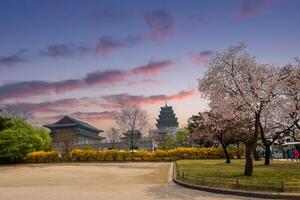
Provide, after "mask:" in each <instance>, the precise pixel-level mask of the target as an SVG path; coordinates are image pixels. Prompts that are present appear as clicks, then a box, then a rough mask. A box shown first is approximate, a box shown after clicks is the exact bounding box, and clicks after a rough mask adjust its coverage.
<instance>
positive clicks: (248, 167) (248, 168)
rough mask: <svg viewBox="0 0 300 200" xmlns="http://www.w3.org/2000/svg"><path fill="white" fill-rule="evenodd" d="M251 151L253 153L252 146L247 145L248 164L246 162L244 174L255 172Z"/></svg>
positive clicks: (248, 174)
mask: <svg viewBox="0 0 300 200" xmlns="http://www.w3.org/2000/svg"><path fill="white" fill-rule="evenodd" d="M251 153H252V147H250V146H249V145H246V152H245V154H246V155H245V156H246V164H245V170H244V175H245V176H251V175H252V173H253V161H252V158H251Z"/></svg>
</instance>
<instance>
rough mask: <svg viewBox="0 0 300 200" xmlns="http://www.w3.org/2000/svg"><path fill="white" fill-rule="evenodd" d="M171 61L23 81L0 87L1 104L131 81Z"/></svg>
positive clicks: (155, 72) (163, 66)
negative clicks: (56, 78)
mask: <svg viewBox="0 0 300 200" xmlns="http://www.w3.org/2000/svg"><path fill="white" fill-rule="evenodd" d="M171 64H172V62H171V61H157V62H150V63H149V64H147V65H145V66H140V67H136V68H134V69H132V70H107V71H96V72H93V73H88V74H87V75H86V76H85V77H83V78H80V79H67V80H62V81H53V82H48V81H21V82H16V83H9V84H5V85H3V86H0V102H1V101H4V100H6V99H14V98H16V99H18V98H26V97H31V96H38V95H48V94H51V93H56V94H60V93H65V92H68V91H72V90H78V89H85V88H88V87H90V86H94V85H114V84H118V83H122V82H126V81H130V78H131V77H133V76H143V75H151V74H157V73H159V72H161V71H162V70H163V69H165V68H166V67H167V66H169V65H171Z"/></svg>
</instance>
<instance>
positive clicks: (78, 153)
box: [25, 147, 245, 162]
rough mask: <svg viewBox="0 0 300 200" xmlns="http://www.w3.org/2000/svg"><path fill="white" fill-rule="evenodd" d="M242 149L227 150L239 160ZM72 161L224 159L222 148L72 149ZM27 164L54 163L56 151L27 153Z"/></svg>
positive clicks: (56, 157) (57, 157)
mask: <svg viewBox="0 0 300 200" xmlns="http://www.w3.org/2000/svg"><path fill="white" fill-rule="evenodd" d="M244 151H245V150H244V148H232V147H231V148H228V152H229V154H230V157H231V158H240V157H242V156H243V155H244ZM71 157H72V160H73V161H125V160H132V159H133V160H148V161H160V160H178V159H223V158H225V156H224V152H223V150H222V148H215V147H211V148H176V149H171V150H160V149H158V150H156V151H154V152H151V151H145V150H140V151H137V152H134V153H133V157H132V153H131V152H130V151H120V150H117V149H113V150H99V151H97V150H93V149H86V150H84V149H73V150H72V152H71ZM25 160H26V161H28V162H56V161H59V152H57V151H49V152H44V151H37V152H32V153H29V154H28V155H27V156H26V158H25Z"/></svg>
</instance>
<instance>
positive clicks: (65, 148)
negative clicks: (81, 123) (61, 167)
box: [52, 129, 78, 158]
mask: <svg viewBox="0 0 300 200" xmlns="http://www.w3.org/2000/svg"><path fill="white" fill-rule="evenodd" d="M52 142H53V143H54V144H55V145H56V146H58V147H60V148H61V149H62V152H63V154H64V155H65V156H66V157H67V158H69V157H70V153H71V150H72V147H73V145H74V144H77V143H78V139H77V138H76V136H75V134H74V131H73V130H72V129H61V130H59V131H58V132H56V133H55V134H54V135H53V141H52Z"/></svg>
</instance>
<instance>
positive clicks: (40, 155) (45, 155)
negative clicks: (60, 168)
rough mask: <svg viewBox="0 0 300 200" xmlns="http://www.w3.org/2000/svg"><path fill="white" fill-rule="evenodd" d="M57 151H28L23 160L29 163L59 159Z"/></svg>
mask: <svg viewBox="0 0 300 200" xmlns="http://www.w3.org/2000/svg"><path fill="white" fill-rule="evenodd" d="M59 154H60V153H59V152H58V151H34V152H31V153H28V154H27V155H26V156H25V158H24V160H25V161H27V162H30V163H45V162H57V161H59Z"/></svg>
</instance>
